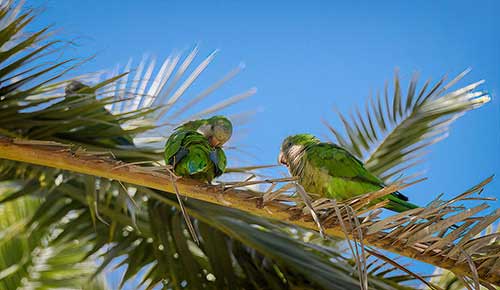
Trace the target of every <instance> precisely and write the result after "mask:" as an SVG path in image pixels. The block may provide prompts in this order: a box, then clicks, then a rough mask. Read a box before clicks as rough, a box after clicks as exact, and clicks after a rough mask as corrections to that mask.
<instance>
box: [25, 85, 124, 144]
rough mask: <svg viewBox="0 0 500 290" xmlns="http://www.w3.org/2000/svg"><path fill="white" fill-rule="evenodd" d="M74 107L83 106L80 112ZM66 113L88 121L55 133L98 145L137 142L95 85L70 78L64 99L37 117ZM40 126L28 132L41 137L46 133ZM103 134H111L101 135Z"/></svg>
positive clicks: (45, 118)
mask: <svg viewBox="0 0 500 290" xmlns="http://www.w3.org/2000/svg"><path fill="white" fill-rule="evenodd" d="M71 107H74V108H81V109H82V110H81V112H79V110H78V109H75V110H68V108H71ZM65 114H71V115H68V116H67V117H68V118H80V119H82V122H83V121H85V120H88V121H85V122H86V126H82V127H81V128H78V127H77V128H73V127H72V128H68V132H64V130H61V131H60V132H57V133H56V134H55V135H54V137H61V138H63V139H66V140H74V141H76V142H80V141H84V142H86V143H89V142H93V143H95V144H96V145H99V146H110V147H115V146H117V145H120V146H133V145H134V143H133V139H132V137H131V136H130V135H129V134H127V132H126V131H125V130H124V129H123V128H122V127H121V126H120V123H119V122H118V121H117V120H116V117H115V116H113V115H112V114H111V113H110V112H109V111H108V110H107V109H106V108H104V105H103V104H102V103H99V102H98V101H97V100H96V96H95V89H94V88H92V87H90V86H87V85H85V84H83V83H81V82H79V81H71V82H70V83H69V84H68V85H67V86H66V88H65V96H64V99H63V100H61V101H60V102H57V103H55V104H53V105H51V106H50V107H48V108H46V109H45V110H43V111H40V112H39V113H38V115H37V116H36V118H37V119H39V120H41V121H45V120H47V121H50V120H59V119H61V118H62V117H65ZM94 120H97V121H94ZM64 126H65V125H64V122H61V128H64ZM41 130H43V128H41V127H33V128H31V129H30V131H29V133H28V134H29V135H33V136H34V137H35V138H39V137H40V136H43V132H40V131H41ZM95 132H99V133H100V134H99V135H100V136H101V137H99V138H96V137H93V135H94V134H95ZM103 134H106V135H108V136H109V137H102V135H103ZM42 138H43V137H42Z"/></svg>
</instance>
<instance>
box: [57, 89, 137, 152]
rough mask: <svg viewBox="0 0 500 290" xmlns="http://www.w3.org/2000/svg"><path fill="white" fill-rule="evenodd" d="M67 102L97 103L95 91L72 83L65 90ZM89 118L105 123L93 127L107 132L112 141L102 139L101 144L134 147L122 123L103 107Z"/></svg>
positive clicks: (96, 109)
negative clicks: (76, 100) (78, 100)
mask: <svg viewBox="0 0 500 290" xmlns="http://www.w3.org/2000/svg"><path fill="white" fill-rule="evenodd" d="M65 93H66V95H65V97H64V98H65V101H70V102H71V101H72V100H75V99H78V98H79V99H81V100H82V101H83V102H85V101H88V102H96V98H95V90H94V89H93V88H92V87H90V86H87V85H85V84H83V83H81V82H79V81H71V82H70V83H69V84H68V85H67V86H66V88H65ZM89 117H94V118H96V119H103V120H104V122H103V123H97V124H95V125H94V126H92V129H93V130H99V131H100V132H103V131H104V132H106V133H108V134H109V135H110V138H109V139H110V140H105V139H102V138H101V139H100V140H99V142H102V143H106V142H107V143H110V144H117V145H126V146H130V145H134V142H133V138H132V137H131V136H129V135H128V134H127V133H126V132H125V130H124V129H123V128H122V127H121V125H120V123H119V122H118V121H116V118H115V117H114V116H112V114H111V113H110V112H109V111H108V110H107V109H106V108H105V107H104V106H102V105H100V106H97V107H96V108H95V110H94V111H92V113H91V114H89Z"/></svg>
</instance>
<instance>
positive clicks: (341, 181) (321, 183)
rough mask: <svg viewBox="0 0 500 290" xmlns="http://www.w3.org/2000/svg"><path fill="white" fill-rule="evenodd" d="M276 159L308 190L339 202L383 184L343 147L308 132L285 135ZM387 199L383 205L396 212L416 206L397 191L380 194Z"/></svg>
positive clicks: (379, 187) (375, 188) (381, 186)
mask: <svg viewBox="0 0 500 290" xmlns="http://www.w3.org/2000/svg"><path fill="white" fill-rule="evenodd" d="M279 162H280V163H281V164H283V165H285V166H287V167H288V170H289V171H290V174H291V175H293V176H297V177H298V178H299V179H298V183H299V184H300V185H302V187H303V188H304V189H305V190H306V191H307V192H310V193H316V194H319V195H320V196H322V197H326V198H332V199H336V200H338V201H342V200H346V199H350V198H353V197H355V196H358V195H362V194H365V193H369V192H373V191H377V190H379V189H381V188H383V187H384V183H383V182H382V180H380V179H379V178H378V177H377V176H375V175H373V174H372V173H370V172H369V171H368V170H367V169H366V168H365V167H364V166H363V163H362V162H361V161H360V160H358V159H357V158H356V157H354V156H353V155H352V154H350V153H349V152H348V151H347V150H345V149H344V148H342V147H340V146H337V145H335V144H332V143H324V142H321V141H320V140H319V139H318V138H316V137H315V136H313V135H310V134H298V135H293V136H289V137H287V138H286V139H285V140H284V141H283V143H282V145H281V150H280V154H279ZM382 200H389V203H388V204H387V205H386V206H385V207H386V208H387V209H389V210H392V211H395V212H403V211H406V210H410V209H414V208H418V206H417V205H414V204H412V203H409V202H408V198H407V197H406V196H404V195H403V194H401V193H399V192H395V193H392V194H389V195H387V196H384V197H381V198H380V199H378V200H376V201H375V202H380V201H382Z"/></svg>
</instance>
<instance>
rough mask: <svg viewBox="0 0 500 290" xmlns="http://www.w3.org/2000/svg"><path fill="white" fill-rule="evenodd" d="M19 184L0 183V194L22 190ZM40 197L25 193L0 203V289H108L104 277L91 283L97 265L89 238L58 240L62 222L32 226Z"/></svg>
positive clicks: (39, 203)
mask: <svg viewBox="0 0 500 290" xmlns="http://www.w3.org/2000/svg"><path fill="white" fill-rule="evenodd" d="M19 188H22V186H21V185H20V184H16V183H5V182H3V183H2V184H1V185H0V196H4V195H5V194H9V191H13V190H16V189H17V190H19ZM41 204H42V202H41V200H40V199H38V198H33V197H29V196H25V197H22V198H18V199H16V200H14V201H12V202H8V203H5V204H2V205H0V236H1V237H2V238H1V242H0V269H2V270H1V271H0V288H1V289H39V288H41V287H47V288H50V287H52V288H65V289H82V288H83V287H87V288H86V289H89V290H90V289H95V290H98V289H108V288H107V286H106V284H105V282H104V280H103V279H102V277H100V279H95V280H94V281H93V282H91V283H89V281H88V279H89V278H90V277H91V276H92V275H93V274H94V272H95V270H96V269H97V264H96V263H95V262H94V259H85V257H86V255H87V253H88V252H89V250H90V248H89V244H88V243H86V241H85V240H84V239H83V240H78V239H75V240H73V241H69V242H65V243H60V242H56V241H55V240H56V239H57V235H58V234H59V233H61V232H62V230H61V229H62V227H63V222H58V223H54V224H51V225H50V226H49V227H48V228H38V227H36V226H30V220H31V219H32V216H33V214H34V213H35V211H36V209H37V208H38V207H39V206H40V205H41Z"/></svg>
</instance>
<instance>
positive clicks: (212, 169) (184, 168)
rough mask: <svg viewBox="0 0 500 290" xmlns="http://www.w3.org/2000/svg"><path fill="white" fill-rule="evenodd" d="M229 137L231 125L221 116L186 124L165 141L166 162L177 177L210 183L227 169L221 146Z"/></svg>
mask: <svg viewBox="0 0 500 290" xmlns="http://www.w3.org/2000/svg"><path fill="white" fill-rule="evenodd" d="M231 134H232V125H231V122H230V121H229V120H228V119H227V118H225V117H223V116H215V117H212V118H209V119H203V120H196V121H191V122H188V123H185V124H183V125H181V126H179V127H177V128H176V129H175V132H174V133H173V134H172V135H171V136H170V137H169V138H168V140H167V143H166V145H165V155H164V157H165V162H166V163H167V164H170V165H172V166H173V167H174V172H175V173H176V174H177V175H179V176H189V177H191V178H194V179H198V180H203V181H207V182H208V183H210V182H212V180H213V179H214V178H215V177H217V176H220V175H221V174H222V173H224V170H225V169H226V164H227V160H226V155H225V153H224V151H223V150H222V148H221V146H222V145H223V144H224V143H226V142H227V141H228V140H229V138H230V137H231Z"/></svg>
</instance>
